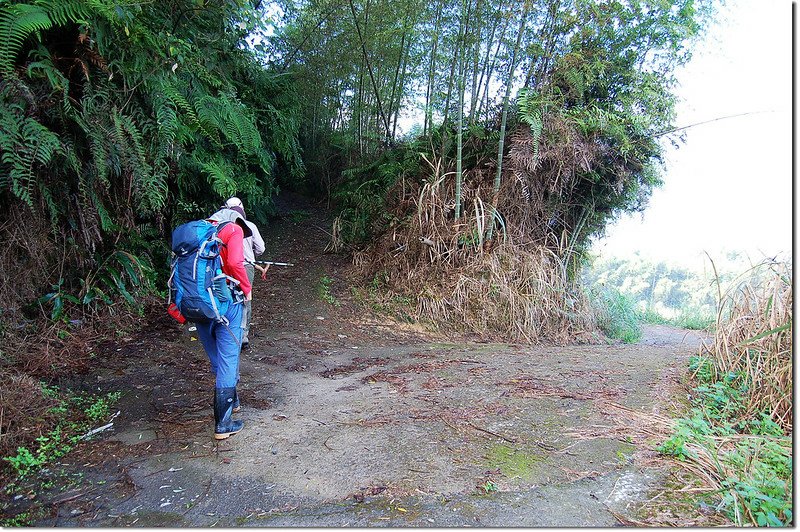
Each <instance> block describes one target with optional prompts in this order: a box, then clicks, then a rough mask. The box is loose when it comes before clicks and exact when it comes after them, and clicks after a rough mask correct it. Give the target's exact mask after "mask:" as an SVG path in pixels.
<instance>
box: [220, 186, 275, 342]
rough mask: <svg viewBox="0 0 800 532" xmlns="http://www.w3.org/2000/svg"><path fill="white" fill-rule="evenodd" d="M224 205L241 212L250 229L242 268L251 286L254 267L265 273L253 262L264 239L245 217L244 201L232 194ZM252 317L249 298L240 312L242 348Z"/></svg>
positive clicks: (259, 252)
mask: <svg viewBox="0 0 800 532" xmlns="http://www.w3.org/2000/svg"><path fill="white" fill-rule="evenodd" d="M225 207H226V208H228V209H232V210H234V211H236V212H238V213H239V214H241V215H242V217H243V218H244V220H245V223H246V224H247V226H248V227H249V228H250V231H251V232H252V233H253V235H252V236H249V237H247V238H245V239H244V261H245V262H244V268H245V270H247V279H248V280H249V281H250V285H251V286H252V284H253V280H254V279H255V275H256V272H255V268H256V267H258V269H259V271H261V272H262V273H263V274H266V273H267V272H266V269H264V268H262V267H260V266H258V265H256V264H255V260H256V255H261V254H262V253H264V250H265V249H266V248H265V246H264V239H263V238H261V232H260V231H259V230H258V227H256V224H254V223H253V222H251V221H250V220H248V219H247V216H246V215H245V213H244V203H242V200H240V199H239V198H237V197H236V196H233V197H232V198H230V199H228V201H226V202H225ZM262 278H263V275H262ZM252 318H253V301H252V299H250V300H248V301H245V303H244V310H243V313H242V349H247V348H248V347H249V346H250V336H249V333H250V322H251V321H252Z"/></svg>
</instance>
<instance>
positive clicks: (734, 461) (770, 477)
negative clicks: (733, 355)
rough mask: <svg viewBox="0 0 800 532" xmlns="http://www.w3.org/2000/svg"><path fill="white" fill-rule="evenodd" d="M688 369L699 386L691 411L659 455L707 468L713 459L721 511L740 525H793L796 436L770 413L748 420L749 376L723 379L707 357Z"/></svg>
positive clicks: (737, 375) (694, 392) (763, 413)
mask: <svg viewBox="0 0 800 532" xmlns="http://www.w3.org/2000/svg"><path fill="white" fill-rule="evenodd" d="M689 369H690V371H692V372H693V375H694V376H695V378H696V380H697V382H698V383H699V384H700V385H699V386H697V387H695V388H694V389H693V391H692V395H691V403H692V407H691V409H690V411H689V413H688V414H687V415H686V416H684V417H683V418H681V419H679V420H678V421H677V423H676V426H675V429H674V431H673V433H672V434H671V435H670V437H669V438H668V439H667V440H665V441H664V442H663V443H662V444H661V445H660V446H659V448H658V450H659V451H660V452H661V453H664V454H667V455H670V456H674V457H675V458H677V459H678V460H681V461H700V460H702V462H701V463H703V464H705V463H707V460H708V459H709V458H710V459H711V460H712V462H713V464H714V466H715V468H716V470H715V471H714V474H715V475H718V476H719V478H721V481H720V486H719V487H720V492H721V494H722V495H721V500H720V501H719V506H718V507H719V508H721V509H724V511H725V512H726V513H727V514H728V516H729V517H730V518H731V519H732V520H733V521H734V522H735V523H736V524H738V525H740V526H741V525H742V524H743V523H745V522H748V521H751V522H752V524H754V525H757V526H789V525H791V524H792V522H793V510H792V498H791V493H792V474H793V473H792V471H793V466H792V442H791V436H787V435H785V434H784V433H783V430H782V429H781V428H780V426H778V425H777V424H776V423H775V422H774V421H773V420H772V419H771V416H770V415H769V413H768V412H762V413H758V414H756V415H750V416H744V414H746V405H745V404H744V397H745V393H746V391H747V387H748V386H749V382H748V381H747V378H746V376H745V375H741V374H735V373H728V374H718V372H717V371H716V370H715V368H714V364H713V361H712V360H711V359H709V358H704V357H692V359H691V360H690V363H689ZM743 419H744V420H743Z"/></svg>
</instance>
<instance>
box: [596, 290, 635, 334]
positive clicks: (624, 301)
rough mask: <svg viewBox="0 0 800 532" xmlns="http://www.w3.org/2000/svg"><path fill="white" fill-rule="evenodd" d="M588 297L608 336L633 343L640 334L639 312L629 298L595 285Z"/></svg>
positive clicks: (601, 326) (600, 324)
mask: <svg viewBox="0 0 800 532" xmlns="http://www.w3.org/2000/svg"><path fill="white" fill-rule="evenodd" d="M589 297H590V301H591V304H592V307H593V309H594V310H595V314H596V316H597V323H598V326H599V327H600V329H601V330H602V331H603V332H604V333H605V334H606V336H608V337H609V338H616V339H618V340H622V341H623V342H625V343H635V342H637V341H638V340H639V338H641V336H642V329H641V327H640V325H639V314H638V313H637V312H636V309H635V307H634V306H633V303H632V302H631V300H630V299H629V298H628V297H626V296H625V295H624V294H622V293H620V292H619V291H618V290H615V289H613V288H610V287H599V288H598V287H595V288H593V289H591V290H590V291H589Z"/></svg>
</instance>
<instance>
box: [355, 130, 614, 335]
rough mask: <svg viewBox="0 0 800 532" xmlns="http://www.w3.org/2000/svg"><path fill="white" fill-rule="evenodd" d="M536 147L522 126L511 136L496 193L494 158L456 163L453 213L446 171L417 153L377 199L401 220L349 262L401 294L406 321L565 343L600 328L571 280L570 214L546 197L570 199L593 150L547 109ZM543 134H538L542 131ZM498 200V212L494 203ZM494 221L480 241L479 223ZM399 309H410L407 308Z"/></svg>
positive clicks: (388, 294) (388, 293) (450, 175)
mask: <svg viewBox="0 0 800 532" xmlns="http://www.w3.org/2000/svg"><path fill="white" fill-rule="evenodd" d="M545 127H547V128H549V130H548V131H549V134H548V135H542V139H541V141H540V145H539V149H538V151H537V150H535V149H534V148H535V146H534V140H533V137H532V135H531V133H530V130H529V128H528V127H527V126H521V127H519V128H518V129H517V130H516V131H515V132H514V133H513V134H512V135H511V136H510V139H509V144H510V149H509V152H508V155H507V156H506V158H505V160H504V176H503V180H502V185H501V188H500V191H499V194H498V195H497V197H496V198H495V197H493V190H492V183H493V178H494V172H495V168H494V166H495V163H494V162H493V161H492V160H491V159H486V160H478V161H477V162H476V164H475V165H473V167H472V168H471V169H468V170H467V171H465V174H464V182H463V185H462V197H463V199H462V205H463V216H462V217H461V218H460V219H459V220H455V219H454V211H455V179H454V172H452V169H450V168H449V167H448V164H445V162H443V161H442V160H441V159H439V158H436V157H432V158H429V157H428V156H426V155H422V157H423V160H424V165H423V166H424V167H425V170H424V172H423V175H422V176H419V177H418V178H417V179H401V180H399V182H398V184H397V186H396V187H395V188H394V189H393V190H391V191H390V193H389V197H388V198H387V201H386V204H387V205H390V206H393V212H392V213H391V214H392V215H393V216H394V217H395V218H396V219H397V220H400V221H399V222H395V223H393V224H392V225H391V226H390V227H389V228H388V229H387V230H386V231H385V232H384V233H383V234H382V235H380V236H379V237H378V238H376V239H375V241H374V242H373V243H372V245H371V246H370V247H369V249H368V250H366V252H362V253H357V254H355V255H354V257H353V262H354V264H355V265H356V267H358V268H359V269H360V270H361V271H362V273H363V274H364V275H365V276H366V277H367V278H375V279H377V280H378V281H379V282H381V283H382V284H383V287H382V288H383V289H384V290H385V291H386V298H387V299H388V300H391V299H392V297H393V296H402V297H406V298H410V299H411V300H412V301H413V302H414V303H416V305H415V308H413V309H412V312H411V313H410V314H411V315H412V317H413V318H415V319H417V320H420V321H424V322H429V323H432V324H434V325H435V326H437V327H440V328H442V329H445V330H455V331H459V332H465V333H473V334H478V335H481V336H483V337H494V338H500V339H504V340H512V341H522V342H539V341H551V342H557V343H566V342H574V341H576V340H577V341H590V340H591V339H593V338H596V337H598V335H597V333H596V331H597V326H596V320H595V319H594V317H593V315H592V311H591V309H590V306H589V303H588V301H587V299H586V297H585V295H584V294H583V292H582V290H581V289H580V287H579V286H578V285H577V284H576V283H575V282H573V280H572V279H571V275H570V271H571V268H572V265H571V262H572V261H573V259H574V244H575V243H574V242H573V236H571V235H570V234H567V233H566V231H564V232H562V233H557V232H556V231H559V230H558V229H556V228H558V227H572V228H573V229H574V230H575V231H577V225H579V223H580V222H579V221H577V220H571V219H565V217H568V216H569V215H568V214H566V213H565V212H562V211H568V210H569V209H567V208H565V209H561V210H559V208H558V207H554V203H558V202H567V203H568V202H569V198H570V194H571V190H572V189H573V188H574V187H575V183H576V182H577V180H578V179H579V177H578V175H579V172H580V170H581V169H585V168H588V167H591V165H592V161H593V160H594V158H595V157H598V156H599V154H597V153H594V152H593V149H594V148H592V147H591V145H590V144H591V143H589V142H583V143H582V142H579V141H577V140H576V139H577V138H578V135H577V134H575V133H574V132H572V130H571V129H570V126H569V125H567V124H566V123H564V122H560V121H558V120H557V119H555V118H553V117H550V118H548V119H547V120H546V125H545ZM546 139H547V140H546ZM492 205H496V206H497V209H496V212H495V209H494V208H493V207H492ZM490 226H492V227H495V228H496V229H495V230H494V232H493V234H494V237H493V238H492V239H491V240H487V235H488V233H489V231H488V229H489V227H490ZM405 310H406V312H408V309H405Z"/></svg>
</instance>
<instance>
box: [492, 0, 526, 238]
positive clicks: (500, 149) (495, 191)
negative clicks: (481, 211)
mask: <svg viewBox="0 0 800 532" xmlns="http://www.w3.org/2000/svg"><path fill="white" fill-rule="evenodd" d="M527 18H528V3H527V2H525V7H524V8H523V10H522V17H521V18H520V21H519V30H518V31H517V43H516V44H515V45H514V53H513V54H512V56H511V68H510V69H509V71H508V80H507V81H506V95H505V97H504V98H503V118H502V120H501V122H500V143H499V146H498V148H497V174H496V175H495V178H494V188H493V191H492V218H491V220H489V233H488V235H487V236H486V240H491V239H492V233H493V229H494V220H495V217H496V216H497V201H498V199H499V195H500V175H501V174H502V172H503V143H504V141H505V137H506V118H507V117H508V100H509V97H510V96H511V85H513V83H514V71H515V70H516V69H517V55H518V54H519V45H520V43H521V42H522V35H523V33H525V22H526V20H527Z"/></svg>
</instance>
